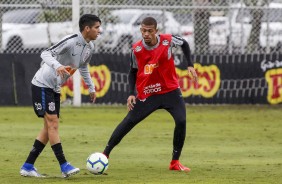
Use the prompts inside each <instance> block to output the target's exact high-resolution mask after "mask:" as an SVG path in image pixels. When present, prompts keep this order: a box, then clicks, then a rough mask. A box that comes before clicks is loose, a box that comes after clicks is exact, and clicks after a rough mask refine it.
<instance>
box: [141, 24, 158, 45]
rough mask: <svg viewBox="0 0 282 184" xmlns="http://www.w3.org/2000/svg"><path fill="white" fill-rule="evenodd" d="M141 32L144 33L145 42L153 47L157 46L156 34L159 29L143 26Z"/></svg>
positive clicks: (152, 26)
mask: <svg viewBox="0 0 282 184" xmlns="http://www.w3.org/2000/svg"><path fill="white" fill-rule="evenodd" d="M140 31H141V33H142V37H143V39H144V42H145V43H146V44H147V45H149V46H153V45H156V44H157V37H156V34H157V32H158V29H156V28H155V26H154V25H144V24H142V25H141V28H140Z"/></svg>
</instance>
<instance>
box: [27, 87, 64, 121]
mask: <svg viewBox="0 0 282 184" xmlns="http://www.w3.org/2000/svg"><path fill="white" fill-rule="evenodd" d="M31 92H32V105H33V109H34V112H35V114H36V115H37V116H38V117H44V115H45V112H47V113H48V114H57V116H58V117H59V115H60V93H56V92H54V91H53V90H52V89H50V88H42V87H38V86H35V85H32V86H31Z"/></svg>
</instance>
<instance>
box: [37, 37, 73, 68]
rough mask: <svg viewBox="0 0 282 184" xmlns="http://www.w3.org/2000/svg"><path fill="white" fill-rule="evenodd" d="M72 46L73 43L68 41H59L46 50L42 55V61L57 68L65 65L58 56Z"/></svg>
mask: <svg viewBox="0 0 282 184" xmlns="http://www.w3.org/2000/svg"><path fill="white" fill-rule="evenodd" d="M70 47H71V44H68V41H64V42H62V43H60V42H59V43H58V44H56V45H53V46H52V47H50V48H49V49H47V50H44V51H43V52H42V53H41V55H40V57H41V58H42V61H43V62H44V63H46V64H47V65H48V66H50V67H51V68H53V69H55V70H57V69H58V68H59V67H60V66H63V65H62V64H61V63H60V62H59V61H58V60H57V56H58V55H60V54H64V53H65V52H67V51H68V50H69V49H70Z"/></svg>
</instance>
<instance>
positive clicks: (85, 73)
mask: <svg viewBox="0 0 282 184" xmlns="http://www.w3.org/2000/svg"><path fill="white" fill-rule="evenodd" d="M90 60H91V56H90V57H89V58H88V60H87V62H85V64H84V65H82V66H81V67H79V72H80V75H81V76H82V78H83V80H84V82H85V83H86V85H87V86H88V90H89V93H93V92H95V86H94V83H93V81H92V78H91V75H90V72H89V70H88V63H89V61H90Z"/></svg>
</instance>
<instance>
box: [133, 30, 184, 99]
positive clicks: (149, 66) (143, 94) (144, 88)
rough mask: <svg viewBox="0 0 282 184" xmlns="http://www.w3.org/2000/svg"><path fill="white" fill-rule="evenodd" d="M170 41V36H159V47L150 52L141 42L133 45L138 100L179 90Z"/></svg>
mask: <svg viewBox="0 0 282 184" xmlns="http://www.w3.org/2000/svg"><path fill="white" fill-rule="evenodd" d="M171 39H172V36H171V35H170V34H161V35H160V39H159V43H158V44H159V45H158V46H157V47H156V48H154V49H152V50H147V49H146V48H145V47H144V45H143V43H142V40H140V41H138V42H136V43H135V44H134V45H133V52H134V55H135V58H136V61H137V66H138V72H137V79H136V89H137V93H138V94H137V98H138V99H140V100H143V99H146V98H147V97H149V96H151V95H156V94H164V93H167V92H170V91H173V90H175V89H177V88H179V83H178V78H177V75H176V71H175V66H174V58H173V55H172V54H171V50H170V45H171ZM169 52H170V53H169Z"/></svg>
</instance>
